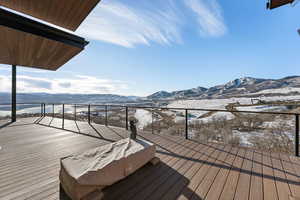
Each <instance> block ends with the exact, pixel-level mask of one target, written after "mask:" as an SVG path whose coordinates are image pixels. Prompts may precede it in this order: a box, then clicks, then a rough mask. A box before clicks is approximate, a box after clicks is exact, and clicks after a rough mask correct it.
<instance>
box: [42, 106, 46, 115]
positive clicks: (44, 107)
mask: <svg viewBox="0 0 300 200" xmlns="http://www.w3.org/2000/svg"><path fill="white" fill-rule="evenodd" d="M43 109H44V111H43V112H44V117H45V116H46V104H45V103H44V108H43Z"/></svg>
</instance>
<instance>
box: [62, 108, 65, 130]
mask: <svg viewBox="0 0 300 200" xmlns="http://www.w3.org/2000/svg"><path fill="white" fill-rule="evenodd" d="M62 128H63V129H64V128H65V104H63V105H62Z"/></svg>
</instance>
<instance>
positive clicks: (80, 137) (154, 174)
mask: <svg viewBox="0 0 300 200" xmlns="http://www.w3.org/2000/svg"><path fill="white" fill-rule="evenodd" d="M37 122H39V124H37ZM61 124H62V123H61V120H60V119H52V118H43V119H42V120H40V119H33V118H28V119H21V120H19V121H18V122H16V123H13V124H6V126H5V127H1V124H0V127H1V128H0V146H1V150H0V200H9V199H18V200H23V199H30V200H38V199H40V200H54V199H67V198H66V197H65V195H64V194H63V192H61V191H60V189H59V180H58V172H59V167H60V166H59V158H61V157H64V156H67V155H69V154H71V153H75V152H80V151H83V150H85V149H89V148H93V147H96V146H99V145H104V144H107V143H109V142H112V141H116V140H119V139H121V138H125V137H128V132H126V131H125V130H124V129H121V128H112V127H105V126H101V125H96V124H94V125H88V124H87V123H86V122H77V123H75V122H74V121H66V122H65V129H68V130H63V129H61ZM49 125H51V126H49ZM140 135H141V137H144V138H146V139H148V140H150V141H152V142H153V143H155V144H157V156H158V157H159V158H160V159H161V160H162V162H161V163H160V164H159V165H157V166H152V165H150V164H148V165H146V166H145V167H143V168H142V169H140V170H138V171H137V172H136V173H134V174H133V175H131V176H129V177H128V178H127V179H125V180H123V181H120V182H118V183H117V184H115V185H113V186H110V187H108V188H106V189H105V190H104V193H105V198H104V199H107V200H109V199H118V200H120V199H122V200H123V199H124V200H125V199H128V200H129V199H130V200H143V199H147V200H150V199H153V200H156V199H163V200H172V199H180V200H183V199H193V200H202V199H208V200H218V199H222V200H225V199H226V200H227V199H228V200H229V199H231V200H232V199H237V200H244V199H250V200H261V199H265V200H276V199H278V200H297V199H299V198H300V159H298V158H296V157H293V156H288V155H284V154H273V153H272V154H271V153H268V152H258V151H254V150H251V149H244V148H235V147H231V146H223V145H217V144H202V143H197V142H195V141H190V140H185V139H183V138H179V137H172V136H169V137H166V136H161V135H155V134H149V133H140ZM90 136H91V137H90ZM297 197H298V198H297Z"/></svg>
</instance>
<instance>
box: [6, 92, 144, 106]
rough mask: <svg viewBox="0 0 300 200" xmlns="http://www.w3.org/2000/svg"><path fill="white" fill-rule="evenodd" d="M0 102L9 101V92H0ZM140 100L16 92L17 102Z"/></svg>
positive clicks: (135, 98)
mask: <svg viewBox="0 0 300 200" xmlns="http://www.w3.org/2000/svg"><path fill="white" fill-rule="evenodd" d="M0 99H1V101H0V104H1V103H10V99H11V94H10V93H0ZM139 100H141V98H140V97H136V96H121V95H114V94H49V93H17V102H19V103H37V102H44V103H91V104H92V103H94V104H95V103H99V104H100V103H128V102H136V101H139Z"/></svg>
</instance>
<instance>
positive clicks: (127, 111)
mask: <svg viewBox="0 0 300 200" xmlns="http://www.w3.org/2000/svg"><path fill="white" fill-rule="evenodd" d="M126 130H128V107H127V106H126Z"/></svg>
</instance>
